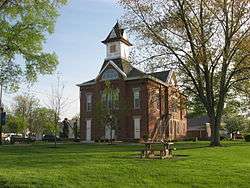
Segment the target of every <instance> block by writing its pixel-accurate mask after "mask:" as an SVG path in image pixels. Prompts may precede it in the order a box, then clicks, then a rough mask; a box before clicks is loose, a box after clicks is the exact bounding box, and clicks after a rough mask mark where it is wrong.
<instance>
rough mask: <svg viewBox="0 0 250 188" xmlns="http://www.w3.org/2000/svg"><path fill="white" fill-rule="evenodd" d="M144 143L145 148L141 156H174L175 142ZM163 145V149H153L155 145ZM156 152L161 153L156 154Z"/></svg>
mask: <svg viewBox="0 0 250 188" xmlns="http://www.w3.org/2000/svg"><path fill="white" fill-rule="evenodd" d="M142 144H144V145H145V148H144V150H142V153H141V158H156V157H159V158H161V159H164V158H169V157H172V156H173V150H174V147H173V146H174V143H173V142H152V141H149V142H143V143H142ZM159 144H160V145H162V149H160V150H159V149H158V150H157V149H153V147H152V146H153V145H159ZM156 152H158V153H159V155H156Z"/></svg>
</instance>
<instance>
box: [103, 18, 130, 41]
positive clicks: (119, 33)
mask: <svg viewBox="0 0 250 188" xmlns="http://www.w3.org/2000/svg"><path fill="white" fill-rule="evenodd" d="M113 30H114V31H115V34H116V37H111V33H112V31H113ZM123 35H124V29H123V28H122V27H121V26H120V24H119V23H118V22H117V23H116V24H115V26H114V27H113V29H112V30H111V32H110V33H109V35H108V37H107V38H106V39H105V40H104V41H102V43H104V44H107V43H109V42H115V41H122V42H124V43H125V44H127V45H129V46H132V44H131V43H130V42H129V41H128V40H127V39H125V38H124V37H123Z"/></svg>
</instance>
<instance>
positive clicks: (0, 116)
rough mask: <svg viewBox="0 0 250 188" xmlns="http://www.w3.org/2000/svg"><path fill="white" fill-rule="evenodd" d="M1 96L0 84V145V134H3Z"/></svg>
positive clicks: (1, 87)
mask: <svg viewBox="0 0 250 188" xmlns="http://www.w3.org/2000/svg"><path fill="white" fill-rule="evenodd" d="M2 96H3V85H2V84H0V118H1V119H0V120H1V121H0V145H2V132H3V125H2V113H3V105H2Z"/></svg>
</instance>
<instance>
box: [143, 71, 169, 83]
mask: <svg viewBox="0 0 250 188" xmlns="http://www.w3.org/2000/svg"><path fill="white" fill-rule="evenodd" d="M169 73H170V70H167V71H161V72H152V73H149V74H148V75H150V76H153V77H155V78H158V79H159V80H161V81H163V82H166V81H167V79H168V76H169Z"/></svg>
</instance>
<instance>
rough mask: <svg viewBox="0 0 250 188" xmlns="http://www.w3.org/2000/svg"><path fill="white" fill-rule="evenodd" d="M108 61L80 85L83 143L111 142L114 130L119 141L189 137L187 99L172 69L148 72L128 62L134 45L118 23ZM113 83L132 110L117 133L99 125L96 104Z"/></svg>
mask: <svg viewBox="0 0 250 188" xmlns="http://www.w3.org/2000/svg"><path fill="white" fill-rule="evenodd" d="M102 43H103V44H105V45H106V50H107V52H106V58H105V60H104V62H103V66H102V68H101V70H100V71H99V73H98V74H97V76H96V78H94V79H92V80H90V81H87V82H84V83H82V84H79V85H78V86H79V88H80V135H81V136H80V137H81V140H83V141H94V140H98V139H108V138H109V137H110V131H112V133H113V135H114V137H115V138H116V139H117V140H132V139H142V138H143V137H144V136H145V135H147V136H149V137H150V138H153V139H157V138H158V139H159V138H162V137H164V138H165V139H169V140H173V139H179V138H182V137H185V136H186V132H187V119H186V109H185V108H183V106H184V105H182V104H183V101H184V100H185V97H184V96H183V95H182V94H181V93H180V92H179V90H178V88H177V87H176V78H175V73H174V72H173V71H172V70H167V71H162V72H153V73H145V72H142V71H140V70H138V69H136V68H135V67H133V66H132V65H131V62H129V60H128V56H129V47H130V46H132V44H131V43H130V42H129V40H128V38H127V37H126V35H125V32H124V29H122V28H121V26H120V25H119V23H117V24H116V25H115V26H114V27H113V29H112V31H111V32H110V33H109V35H108V37H107V38H106V39H105V40H104V41H102ZM105 80H109V81H110V83H111V85H112V87H113V88H116V89H117V91H119V92H118V93H119V96H118V98H119V100H124V101H125V102H126V105H127V106H128V109H127V111H126V113H125V114H124V115H123V116H121V117H120V118H119V119H118V121H117V124H118V125H117V127H118V128H116V130H109V129H108V128H107V127H105V126H104V125H97V123H96V120H95V108H94V107H95V104H96V101H98V100H100V99H101V93H102V91H103V90H104V87H105Z"/></svg>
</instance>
